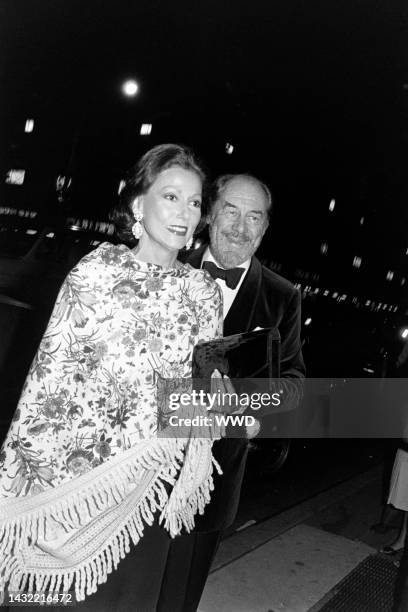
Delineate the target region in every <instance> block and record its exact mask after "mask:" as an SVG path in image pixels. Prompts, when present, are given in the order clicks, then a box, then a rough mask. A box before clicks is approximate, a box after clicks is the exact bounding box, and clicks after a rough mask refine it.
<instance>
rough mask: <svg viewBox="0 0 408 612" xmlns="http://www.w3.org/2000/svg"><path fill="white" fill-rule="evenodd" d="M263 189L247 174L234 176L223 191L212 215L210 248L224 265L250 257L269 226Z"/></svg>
mask: <svg viewBox="0 0 408 612" xmlns="http://www.w3.org/2000/svg"><path fill="white" fill-rule="evenodd" d="M267 209H268V201H267V199H266V195H265V193H264V191H263V189H262V188H261V187H260V186H259V185H257V183H254V182H252V181H251V180H249V179H246V178H244V177H236V178H232V179H231V180H230V181H229V182H228V183H227V184H226V186H225V187H224V189H223V190H222V191H221V192H220V195H219V198H218V200H217V201H216V202H215V204H214V206H213V208H212V211H211V213H210V215H209V217H208V224H209V229H210V250H211V253H212V255H213V257H214V258H215V259H216V260H217V261H218V263H219V264H220V265H221V266H223V267H224V268H234V267H235V266H239V265H240V264H242V263H244V261H246V260H247V259H250V258H251V257H252V255H253V254H254V253H255V251H256V250H257V248H258V246H259V245H260V243H261V240H262V237H263V235H264V233H265V230H266V228H267V227H268V212H267Z"/></svg>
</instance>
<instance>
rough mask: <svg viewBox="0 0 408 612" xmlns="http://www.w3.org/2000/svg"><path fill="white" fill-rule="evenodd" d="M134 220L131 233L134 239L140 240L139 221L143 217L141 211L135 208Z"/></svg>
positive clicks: (140, 226) (140, 229)
mask: <svg viewBox="0 0 408 612" xmlns="http://www.w3.org/2000/svg"><path fill="white" fill-rule="evenodd" d="M134 215H135V222H134V224H133V225H132V234H133V235H134V237H135V238H136V240H140V237H141V235H142V234H143V225H142V224H141V223H140V222H141V220H142V219H143V213H142V211H141V210H137V211H136V212H135V213H134Z"/></svg>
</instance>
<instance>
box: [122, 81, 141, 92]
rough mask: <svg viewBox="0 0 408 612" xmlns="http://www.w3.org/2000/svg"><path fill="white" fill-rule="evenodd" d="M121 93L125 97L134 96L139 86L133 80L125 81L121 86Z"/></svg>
mask: <svg viewBox="0 0 408 612" xmlns="http://www.w3.org/2000/svg"><path fill="white" fill-rule="evenodd" d="M122 91H123V93H124V94H125V96H135V95H136V94H137V92H138V91H139V85H138V84H137V83H136V81H134V80H133V79H130V80H129V81H125V82H124V83H123V85H122Z"/></svg>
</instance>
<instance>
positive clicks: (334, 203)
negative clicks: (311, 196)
mask: <svg viewBox="0 0 408 612" xmlns="http://www.w3.org/2000/svg"><path fill="white" fill-rule="evenodd" d="M335 206H336V200H334V199H333V200H330V204H329V210H330V212H333V210H334V207H335Z"/></svg>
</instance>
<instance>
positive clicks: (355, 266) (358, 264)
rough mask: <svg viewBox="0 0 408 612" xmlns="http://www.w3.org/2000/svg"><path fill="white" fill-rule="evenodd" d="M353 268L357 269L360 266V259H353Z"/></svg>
mask: <svg viewBox="0 0 408 612" xmlns="http://www.w3.org/2000/svg"><path fill="white" fill-rule="evenodd" d="M353 266H354V268H359V267H360V266H361V257H357V256H356V257H355V258H354V259H353Z"/></svg>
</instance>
